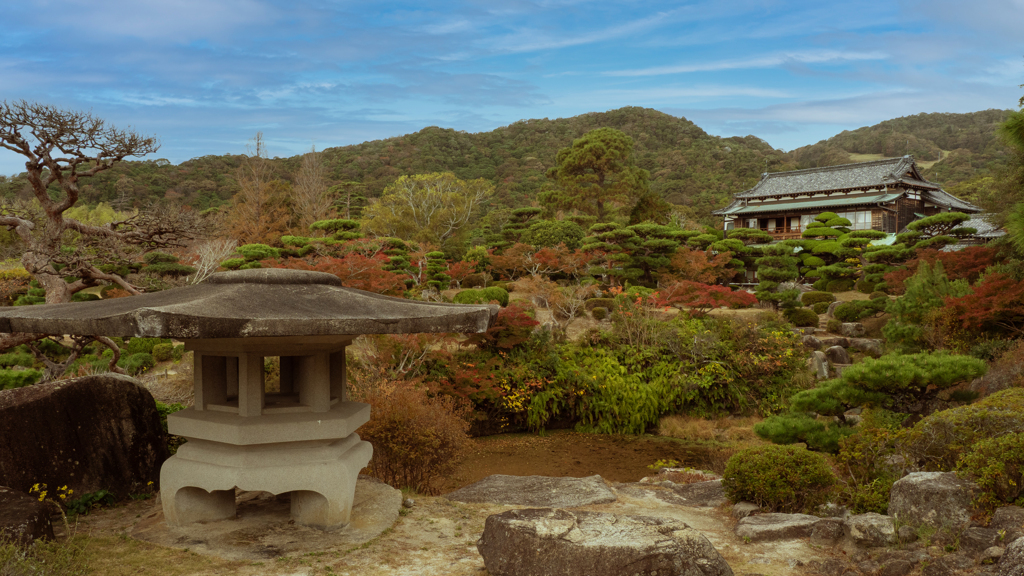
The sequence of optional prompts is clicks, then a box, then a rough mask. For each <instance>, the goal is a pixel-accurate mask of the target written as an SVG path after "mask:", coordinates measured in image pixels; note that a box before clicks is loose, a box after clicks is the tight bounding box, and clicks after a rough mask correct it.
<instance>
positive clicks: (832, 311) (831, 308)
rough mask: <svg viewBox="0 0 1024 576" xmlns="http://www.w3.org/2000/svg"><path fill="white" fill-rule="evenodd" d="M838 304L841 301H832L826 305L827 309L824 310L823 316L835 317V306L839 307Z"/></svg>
mask: <svg viewBox="0 0 1024 576" xmlns="http://www.w3.org/2000/svg"><path fill="white" fill-rule="evenodd" d="M840 304H842V302H832V303H831V304H829V305H828V310H825V316H827V317H829V318H835V317H836V308H839V305H840Z"/></svg>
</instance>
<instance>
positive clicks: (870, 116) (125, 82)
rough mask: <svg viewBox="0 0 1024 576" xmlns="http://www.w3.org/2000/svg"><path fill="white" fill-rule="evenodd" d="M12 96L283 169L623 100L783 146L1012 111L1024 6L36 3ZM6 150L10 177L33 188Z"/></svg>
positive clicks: (29, 7) (13, 54) (23, 7)
mask: <svg viewBox="0 0 1024 576" xmlns="http://www.w3.org/2000/svg"><path fill="white" fill-rule="evenodd" d="M3 15H4V16H3V18H0V99H22V98H23V99H27V100H36V101H41V102H46V103H49V104H54V105H57V106H60V107H64V108H71V109H78V110H91V111H92V112H93V113H94V114H95V115H96V116H98V117H101V118H104V119H106V120H109V121H110V122H111V123H112V124H114V125H116V126H119V127H125V126H129V125H130V126H132V127H134V128H136V129H137V130H139V131H140V132H142V133H145V134H150V135H156V136H157V137H158V138H159V139H160V141H161V143H162V148H161V150H160V151H159V152H157V154H155V155H153V156H150V157H149V158H151V159H156V158H167V159H169V160H171V161H172V162H174V163H178V162H181V161H184V160H187V159H189V158H192V157H196V156H203V155H208V154H225V153H243V152H245V150H246V142H247V140H249V139H250V138H252V136H253V135H254V134H255V132H256V131H262V132H263V133H264V138H265V140H266V142H267V145H268V150H269V152H270V154H271V156H282V157H284V156H292V155H295V154H299V153H301V152H303V151H304V150H308V149H309V147H310V146H311V145H313V144H315V145H316V146H317V148H318V149H323V148H325V147H332V146H340V145H346V144H355V143H359V142H363V141H366V140H375V139H379V138H387V137H390V136H397V135H401V134H406V133H410V132H415V131H417V130H419V129H421V128H423V127H426V126H443V127H450V128H455V129H458V130H465V131H469V132H479V131H486V130H492V129H494V128H497V127H499V126H504V125H507V124H510V123H512V122H515V121H516V120H519V119H523V118H559V117H569V116H575V115H577V114H582V113H585V112H592V111H605V110H610V109H614V108H619V107H622V106H643V107H649V108H655V109H658V110H661V111H663V112H667V113H669V114H673V115H675V116H685V117H686V118H688V119H690V120H691V121H693V122H695V123H696V124H697V125H698V126H700V127H702V128H704V129H705V130H706V131H708V132H710V133H712V134H717V135H722V136H732V135H741V136H743V135H747V134H754V135H757V136H760V137H761V138H764V139H765V140H767V141H768V142H769V143H770V144H771V145H773V146H775V147H776V148H783V149H787V150H789V149H792V148H796V147H798V146H802V145H805V144H811V143H814V142H817V141H818V140H821V139H823V138H827V137H829V136H831V135H833V134H836V133H838V132H840V131H842V130H847V129H855V128H858V127H860V126H866V125H870V124H874V123H877V122H879V121H881V120H886V119H889V118H894V117H898V116H905V115H910V114H917V113H919V112H971V111H976V110H984V109H988V108H1015V107H1016V104H1017V99H1018V98H1020V96H1021V94H1022V92H1024V89H1021V88H1019V87H1018V85H1019V84H1022V83H1024V36H1022V35H1021V32H1020V25H1021V23H1022V22H1024V0H975V1H973V2H964V1H960V0H955V1H954V0H929V1H927V2H924V1H901V0H894V1H887V2H878V1H870V2H865V1H856V0H854V1H847V2H772V1H742V0H740V1H729V2H723V1H719V2H711V1H709V2H657V1H651V0H648V1H628V0H627V1H618V2H589V1H585V0H549V1H518V0H506V1H504V2H482V1H478V2H473V1H463V2H459V1H450V2H429V1H422V2H415V3H408V4H405V3H396V2H377V3H370V2H345V1H323V2H305V1H302V0H289V1H288V2H284V1H270V0H88V1H86V0H33V1H32V2H16V3H15V2H9V3H6V5H5V7H4V9H3ZM19 158H20V157H19V156H17V155H15V154H13V153H10V152H7V151H0V174H8V175H10V174H15V173H18V172H21V171H22V170H23V168H24V163H23V161H22V160H19Z"/></svg>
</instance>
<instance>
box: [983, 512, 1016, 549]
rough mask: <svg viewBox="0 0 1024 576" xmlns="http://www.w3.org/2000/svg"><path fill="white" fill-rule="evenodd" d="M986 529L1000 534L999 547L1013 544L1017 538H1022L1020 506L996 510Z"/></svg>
mask: <svg viewBox="0 0 1024 576" xmlns="http://www.w3.org/2000/svg"><path fill="white" fill-rule="evenodd" d="M988 527H989V528H991V529H993V530H995V531H997V532H999V531H1001V532H1002V534H1003V535H1002V538H1001V541H1002V544H1000V545H1003V544H1006V543H1007V542H1013V541H1014V540H1016V539H1017V538H1020V537H1022V536H1024V508H1021V507H1020V506H1002V507H1000V508H996V512H995V514H993V515H992V522H990V523H989V525H988Z"/></svg>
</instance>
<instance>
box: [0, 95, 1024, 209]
mask: <svg viewBox="0 0 1024 576" xmlns="http://www.w3.org/2000/svg"><path fill="white" fill-rule="evenodd" d="M1008 113H1009V111H1005V110H985V111H981V112H973V113H969V114H918V115H916V116H907V117H903V118H896V119H893V120H887V121H885V122H881V123H879V124H876V125H874V126H868V127H863V128H859V129H857V130H852V131H844V132H842V133H840V134H837V135H836V136H833V137H832V138H829V139H828V140H823V141H821V142H818V143H816V144H812V145H809V146H804V147H801V148H798V149H796V150H793V151H791V152H789V153H784V152H782V151H781V150H776V149H775V148H772V147H771V146H770V145H769V144H768V143H767V142H765V141H764V140H762V139H760V138H758V137H756V136H752V135H751V136H745V137H737V136H734V137H718V136H712V135H710V134H708V133H706V132H705V131H704V130H702V129H701V128H700V127H698V126H697V125H695V124H694V123H693V122H690V121H689V120H687V119H685V118H677V117H675V116H671V115H669V114H665V113H663V112H659V111H657V110H653V109H649V108H639V107H626V108H620V109H617V110H611V111H608V112H591V113H587V114H582V115H579V116H574V117H571V118H558V119H554V120H551V119H547V118H544V119H533V120H521V121H518V122H514V123H512V124H510V125H508V126H504V127H501V128H497V129H495V130H491V131H489V132H480V133H474V134H470V133H466V132H460V131H456V130H452V129H446V128H439V127H436V126H432V127H427V128H424V129H422V130H420V131H418V132H415V133H413V134H406V135H404V136H397V137H394V138H388V139H385V140H375V141H371V142H364V143H362V144H355V145H351V146H341V147H333V148H327V149H325V150H323V151H322V153H323V160H324V163H325V165H326V167H327V173H328V176H329V178H330V180H331V181H332V183H343V182H355V183H359V184H360V185H361V186H360V189H361V192H362V193H363V194H365V195H366V196H368V197H370V198H372V197H376V196H378V195H379V194H380V193H381V191H382V190H383V189H384V187H385V186H387V185H388V184H389V183H391V182H392V181H394V180H395V179H397V178H398V177H399V176H402V175H403V174H418V173H427V172H440V171H451V172H454V173H455V174H456V175H458V176H459V177H461V178H486V179H488V180H491V181H493V182H494V183H495V186H496V188H497V197H496V199H495V202H496V204H498V205H503V206H507V207H518V206H523V205H528V204H529V203H530V202H531V201H532V199H533V198H535V197H536V195H537V193H538V192H539V191H540V190H541V188H542V187H544V186H546V185H549V184H548V181H547V179H546V177H545V175H544V174H545V172H546V171H547V169H548V168H550V167H551V166H552V165H553V164H554V158H555V154H556V153H557V152H558V150H559V149H561V148H563V147H565V146H568V145H569V144H570V143H571V142H572V141H573V140H574V139H575V138H579V137H580V136H582V135H583V134H585V133H586V132H588V131H589V130H592V129H594V128H599V127H605V126H607V127H612V128H616V129H618V130H621V131H623V132H625V133H626V134H628V135H629V136H631V137H632V138H633V140H634V141H635V144H636V146H635V154H636V159H637V163H638V164H639V165H640V166H642V167H643V168H645V169H647V170H649V171H650V173H651V180H650V181H651V188H652V189H653V190H654V191H655V192H657V193H658V194H660V195H661V196H662V197H663V198H665V199H666V200H668V201H669V202H672V203H674V204H678V205H682V206H687V207H689V209H688V210H689V211H690V212H691V213H692V215H693V216H694V217H696V218H700V219H702V220H708V221H710V220H709V217H710V212H711V210H713V209H715V208H718V207H721V206H724V205H725V204H726V203H727V202H728V200H729V199H730V198H731V196H732V194H734V193H736V192H741V191H743V190H746V189H748V188H750V187H751V186H753V185H754V184H755V183H756V182H757V180H758V179H759V178H760V175H761V173H763V172H764V171H765V167H766V165H767V168H768V170H769V171H771V172H778V171H782V170H792V169H797V168H809V167H814V166H827V165H835V164H844V163H849V162H857V161H861V160H868V159H874V158H881V157H891V156H902V155H904V154H906V153H910V154H914V155H915V158H916V159H917V160H918V161H919V164H920V165H921V167H922V168H923V169H924V173H925V175H926V177H927V178H929V179H931V180H934V181H937V182H939V183H941V184H943V185H944V186H945V187H946V188H947V189H949V187H950V186H955V185H958V184H960V183H964V182H967V181H970V180H972V179H976V178H978V177H980V176H984V175H987V174H991V173H993V172H994V171H995V170H998V169H999V167H1000V166H1003V165H1005V164H1006V162H1007V159H1008V157H1009V150H1008V149H1007V148H1006V147H1005V145H1003V144H1002V143H1001V142H1000V141H999V139H998V138H997V137H996V136H995V127H996V126H997V125H998V124H999V122H1001V121H1002V120H1003V119H1004V118H1005V117H1006V114H1008ZM272 152H273V151H272V150H271V153H272ZM241 158H242V156H240V155H224V156H203V157H200V158H194V159H192V160H188V161H186V162H182V163H181V164H179V165H177V166H175V165H173V164H171V163H169V162H167V161H166V160H162V161H161V160H147V161H133V162H123V163H121V164H119V165H118V166H116V167H115V168H114V169H112V170H110V171H108V172H104V173H102V174H101V175H99V176H98V177H96V178H93V179H91V181H90V182H88V183H87V184H86V185H85V186H84V187H83V194H82V198H83V200H84V201H86V202H89V203H95V202H98V201H105V202H114V201H118V200H119V199H121V198H122V193H123V192H124V191H125V190H127V191H128V194H127V198H126V200H128V201H129V202H130V201H133V200H134V201H135V202H137V203H145V202H148V201H154V200H160V199H176V200H180V201H183V202H186V203H188V204H191V205H193V206H196V207H199V208H207V207H210V206H214V205H217V204H221V203H224V202H226V201H227V200H229V199H230V198H231V196H233V195H234V194H235V192H237V190H238V185H237V182H236V181H235V172H236V170H237V167H238V165H239V163H240V160H241ZM300 161H301V156H295V157H291V158H274V159H272V160H271V162H272V163H273V165H274V168H275V171H276V173H277V175H278V176H279V177H280V178H281V179H283V180H285V181H291V180H292V178H293V175H294V174H295V173H296V172H297V171H298V167H299V163H300ZM18 180H19V179H18V178H15V179H8V180H7V181H6V182H4V181H0V194H5V195H11V194H16V193H18V192H19V190H20V189H21V187H23V186H24V182H19V181H18ZM119 180H120V181H121V182H120V185H119V184H118V181H119Z"/></svg>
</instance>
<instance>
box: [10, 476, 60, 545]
mask: <svg viewBox="0 0 1024 576" xmlns="http://www.w3.org/2000/svg"><path fill="white" fill-rule="evenodd" d="M48 508H49V506H48V505H47V504H45V503H43V502H40V501H39V499H38V498H33V497H32V496H29V495H28V494H25V493H24V492H17V491H15V490H11V489H10V488H8V487H6V486H0V542H2V541H4V540H11V541H14V542H17V543H19V544H23V545H28V544H31V543H32V542H34V541H35V540H38V539H39V538H53V525H52V524H50V513H49V511H48V510H47V509H48Z"/></svg>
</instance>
